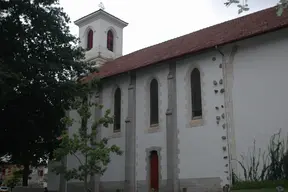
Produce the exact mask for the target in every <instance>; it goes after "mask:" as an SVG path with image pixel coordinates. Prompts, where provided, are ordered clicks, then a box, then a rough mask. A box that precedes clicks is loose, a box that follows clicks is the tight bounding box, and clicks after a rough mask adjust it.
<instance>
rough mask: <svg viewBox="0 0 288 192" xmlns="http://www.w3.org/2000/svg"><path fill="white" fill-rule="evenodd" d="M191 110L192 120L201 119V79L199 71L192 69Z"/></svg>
mask: <svg viewBox="0 0 288 192" xmlns="http://www.w3.org/2000/svg"><path fill="white" fill-rule="evenodd" d="M190 80H191V101H192V102H191V104H192V106H191V108H192V119H200V118H202V101H201V99H202V98H201V79H200V71H199V70H198V69H196V68H195V69H193V71H192V73H191V77H190Z"/></svg>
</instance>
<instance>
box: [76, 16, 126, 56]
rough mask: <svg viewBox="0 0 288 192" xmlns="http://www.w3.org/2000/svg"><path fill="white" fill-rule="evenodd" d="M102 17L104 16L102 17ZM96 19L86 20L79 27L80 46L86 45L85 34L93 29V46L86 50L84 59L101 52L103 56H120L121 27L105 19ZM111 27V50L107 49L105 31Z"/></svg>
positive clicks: (121, 43)
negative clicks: (112, 43)
mask: <svg viewBox="0 0 288 192" xmlns="http://www.w3.org/2000/svg"><path fill="white" fill-rule="evenodd" d="M103 18H104V17H103ZM103 18H100V19H97V20H94V21H87V22H86V23H84V24H83V25H81V26H80V27H79V38H80V46H81V47H83V48H86V47H87V35H88V32H89V29H92V30H93V32H94V33H93V48H92V49H91V50H88V51H87V52H86V59H88V60H89V59H92V58H95V57H96V56H98V54H99V52H101V56H102V57H104V58H117V57H119V56H122V49H123V29H122V28H121V27H119V26H117V25H116V24H114V22H112V20H111V21H108V20H106V19H103ZM110 29H112V31H113V35H114V47H113V49H114V50H113V52H111V51H109V50H108V49H107V32H108V30H110Z"/></svg>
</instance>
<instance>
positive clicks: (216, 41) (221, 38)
mask: <svg viewBox="0 0 288 192" xmlns="http://www.w3.org/2000/svg"><path fill="white" fill-rule="evenodd" d="M275 8H276V6H273V7H270V8H267V9H264V10H261V11H257V12H254V13H250V14H247V15H244V16H241V17H237V18H234V19H230V20H228V21H225V22H222V23H218V24H215V25H212V26H209V27H205V28H203V29H200V30H197V31H194V32H191V33H188V34H185V35H182V36H179V37H175V38H173V39H170V40H167V41H164V42H161V43H158V44H155V45H151V46H148V47H145V48H143V49H140V50H137V51H134V52H132V53H129V54H127V55H124V56H122V57H119V58H117V59H115V60H113V61H109V62H107V63H105V64H104V65H103V66H102V67H101V68H100V72H99V73H98V74H99V75H100V76H101V77H109V76H113V75H117V74H120V73H124V72H128V71H131V70H135V69H138V68H142V67H145V66H148V65H151V64H156V63H159V62H163V61H165V60H169V59H172V58H176V57H180V56H183V55H186V54H192V53H196V52H199V51H203V50H205V49H208V48H212V47H215V46H219V45H223V44H227V43H231V42H234V41H239V40H242V39H246V38H249V37H252V36H255V35H260V34H263V33H267V32H270V31H273V30H278V29H280V28H284V27H288V14H287V13H286V12H285V13H283V15H282V17H278V16H277V15H276V10H274V9H275ZM94 75H95V74H94ZM94 75H92V76H94Z"/></svg>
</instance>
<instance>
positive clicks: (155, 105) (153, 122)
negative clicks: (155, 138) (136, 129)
mask: <svg viewBox="0 0 288 192" xmlns="http://www.w3.org/2000/svg"><path fill="white" fill-rule="evenodd" d="M153 83H156V84H155V85H157V87H156V88H157V89H156V93H153V90H152V86H153ZM156 95H157V97H156V99H153V98H155V96H156ZM149 98H150V103H149V110H150V113H149V125H150V127H157V126H159V121H160V118H159V81H158V80H157V79H156V78H153V79H152V80H151V81H150V83H149ZM153 111H157V116H156V117H154V116H153V115H154V114H156V112H153ZM154 118H155V119H154Z"/></svg>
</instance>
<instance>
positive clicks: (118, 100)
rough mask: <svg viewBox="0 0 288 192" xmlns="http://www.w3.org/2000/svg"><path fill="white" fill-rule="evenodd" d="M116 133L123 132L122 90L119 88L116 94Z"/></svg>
mask: <svg viewBox="0 0 288 192" xmlns="http://www.w3.org/2000/svg"><path fill="white" fill-rule="evenodd" d="M113 130H114V132H119V131H120V130H121V89H120V88H119V87H118V88H117V89H116V91H115V93H114V129H113Z"/></svg>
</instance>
